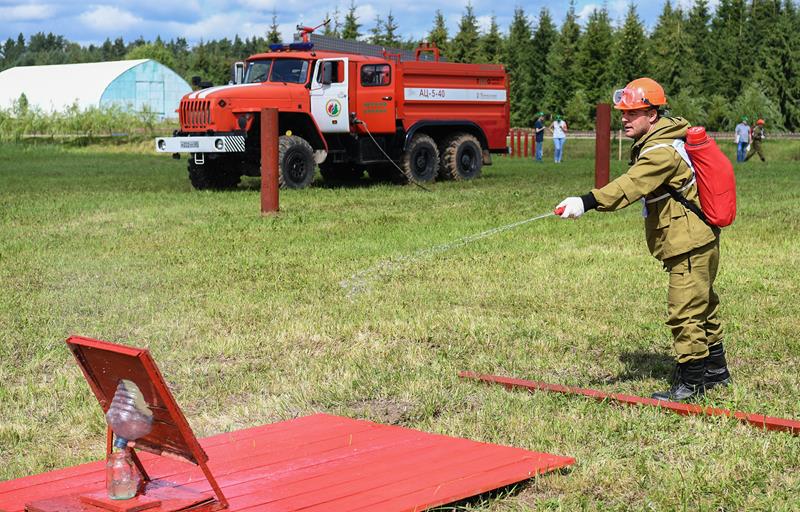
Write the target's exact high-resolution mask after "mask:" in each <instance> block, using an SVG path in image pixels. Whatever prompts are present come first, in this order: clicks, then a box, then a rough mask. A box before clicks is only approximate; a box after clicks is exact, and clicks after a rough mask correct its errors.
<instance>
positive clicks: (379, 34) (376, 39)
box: [369, 14, 386, 46]
mask: <svg viewBox="0 0 800 512" xmlns="http://www.w3.org/2000/svg"><path fill="white" fill-rule="evenodd" d="M369 33H370V36H369V43H370V44H377V45H378V46H383V45H385V44H386V43H385V39H386V36H385V34H384V32H383V18H381V15H380V14H376V15H375V26H374V27H372V28H371V29H369Z"/></svg>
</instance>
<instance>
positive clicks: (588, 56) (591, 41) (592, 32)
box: [577, 8, 616, 118]
mask: <svg viewBox="0 0 800 512" xmlns="http://www.w3.org/2000/svg"><path fill="white" fill-rule="evenodd" d="M613 49H614V33H613V30H612V29H611V20H610V19H609V17H608V11H607V10H606V9H605V8H602V9H595V10H593V11H592V13H591V14H590V15H589V19H588V21H587V22H586V29H585V30H584V32H583V37H582V38H581V43H580V45H579V51H578V58H577V60H578V70H579V74H578V78H579V81H580V87H581V89H583V90H584V91H585V92H586V99H587V100H588V101H589V105H587V108H588V109H589V110H588V111H589V112H591V115H590V118H594V110H595V105H596V104H597V103H599V102H600V101H603V102H605V103H607V102H608V98H609V91H610V90H611V88H612V86H613V85H614V83H616V79H615V77H614V69H613V67H612V66H611V65H610V64H611V62H612V54H613Z"/></svg>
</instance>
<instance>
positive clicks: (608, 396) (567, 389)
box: [458, 372, 800, 435]
mask: <svg viewBox="0 0 800 512" xmlns="http://www.w3.org/2000/svg"><path fill="white" fill-rule="evenodd" d="M458 376H459V377H462V378H464V379H474V380H479V381H482V382H488V383H492V384H501V385H503V386H505V387H506V388H508V389H514V388H523V389H527V390H530V391H536V390H538V391H552V392H555V393H564V394H568V395H583V396H588V397H589V398H594V399H595V400H599V401H604V400H614V401H616V402H620V403H623V404H627V405H649V406H652V407H659V408H661V409H667V410H670V411H672V412H676V413H678V414H680V415H683V416H726V417H728V418H734V419H737V420H739V421H741V422H743V423H749V424H750V425H753V426H754V427H758V428H762V429H764V430H775V431H779V432H789V433H790V434H792V435H798V434H800V421H797V420H789V419H785V418H775V417H772V416H764V415H763V414H748V413H744V412H739V411H729V410H728V409H718V408H716V407H703V406H700V405H696V404H684V403H681V402H666V401H662V400H656V399H654V398H644V397H641V396H635V395H624V394H621V393H605V392H603V391H598V390H596V389H586V388H576V387H572V386H562V385H559V384H547V383H545V382H536V381H532V380H523V379H515V378H511V377H499V376H497V375H483V374H480V373H475V372H460V373H459V374H458Z"/></svg>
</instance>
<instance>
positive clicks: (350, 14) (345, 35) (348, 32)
mask: <svg viewBox="0 0 800 512" xmlns="http://www.w3.org/2000/svg"><path fill="white" fill-rule="evenodd" d="M360 28H361V24H360V23H359V22H358V16H356V4H355V0H350V8H349V9H348V10H347V15H346V16H345V17H344V27H343V28H342V39H352V40H356V39H358V38H359V37H361V32H359V29H360Z"/></svg>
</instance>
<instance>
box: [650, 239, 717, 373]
mask: <svg viewBox="0 0 800 512" xmlns="http://www.w3.org/2000/svg"><path fill="white" fill-rule="evenodd" d="M718 267H719V237H717V239H716V240H715V241H713V242H711V243H709V244H707V245H704V246H703V247H700V248H698V249H694V250H692V251H689V252H688V253H685V254H681V255H680V256H675V257H673V258H669V259H667V260H664V269H665V270H666V271H667V272H669V291H668V294H667V304H668V311H667V313H668V318H667V322H666V323H667V325H668V326H669V328H670V329H671V330H672V338H673V343H674V347H675V354H676V358H677V361H678V362H679V363H685V362H687V361H690V360H692V359H702V358H704V357H707V356H708V347H710V346H713V345H716V344H717V343H720V342H722V324H721V323H720V321H719V317H718V313H719V297H718V296H717V294H716V293H715V292H714V279H715V278H716V277H717V269H718Z"/></svg>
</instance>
